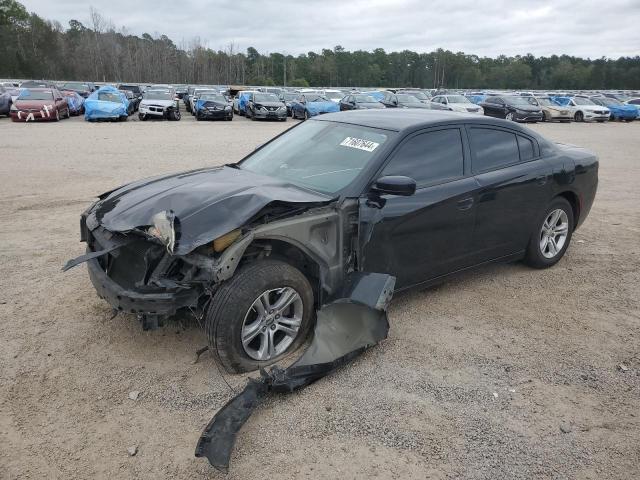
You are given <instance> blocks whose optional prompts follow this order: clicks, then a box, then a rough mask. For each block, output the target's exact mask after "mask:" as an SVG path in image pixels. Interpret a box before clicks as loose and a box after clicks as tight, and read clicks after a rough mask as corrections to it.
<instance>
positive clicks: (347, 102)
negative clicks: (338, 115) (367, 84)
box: [340, 93, 386, 111]
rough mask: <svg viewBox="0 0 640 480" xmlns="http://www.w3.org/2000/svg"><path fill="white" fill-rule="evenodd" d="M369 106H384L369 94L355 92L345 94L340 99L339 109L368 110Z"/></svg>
mask: <svg viewBox="0 0 640 480" xmlns="http://www.w3.org/2000/svg"><path fill="white" fill-rule="evenodd" d="M370 108H386V107H385V106H384V105H383V104H382V103H380V102H378V101H377V100H376V99H375V98H373V97H372V96H371V95H365V94H362V93H357V94H354V95H347V96H346V97H344V98H343V99H342V100H340V111H344V110H368V109H370Z"/></svg>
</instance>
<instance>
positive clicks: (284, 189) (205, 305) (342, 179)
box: [66, 109, 598, 372]
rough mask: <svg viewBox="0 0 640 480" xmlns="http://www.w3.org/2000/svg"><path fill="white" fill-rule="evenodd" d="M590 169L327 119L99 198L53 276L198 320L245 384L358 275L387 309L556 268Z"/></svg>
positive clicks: (521, 142)
mask: <svg viewBox="0 0 640 480" xmlns="http://www.w3.org/2000/svg"><path fill="white" fill-rule="evenodd" d="M597 171H598V160H597V157H596V156H595V155H594V154H593V153H591V152H589V151H587V150H584V149H582V148H578V147H573V146H568V145H561V144H554V143H552V142H550V141H548V140H546V139H545V138H543V137H542V136H540V135H539V134H537V133H536V132H533V131H531V130H529V129H527V128H525V127H522V126H520V125H518V124H515V123H513V122H506V121H504V120H499V119H493V118H488V117H478V116H477V115H466V114H457V113H451V112H441V111H423V110H399V109H393V110H386V111H385V110H362V111H352V112H341V113H332V114H326V115H322V116H319V117H314V118H313V119H311V120H310V121H307V122H304V123H300V124H298V125H296V126H295V127H293V128H291V129H289V130H287V131H285V132H284V133H282V134H281V135H279V136H277V137H275V138H274V139H272V140H271V141H269V142H268V143H266V144H264V145H262V146H261V147H260V148H258V149H257V150H255V151H254V152H252V153H251V154H249V155H248V156H247V157H245V158H244V159H242V160H241V161H239V162H237V163H234V164H228V165H225V166H220V167H213V168H206V169H201V170H195V171H189V172H184V173H178V174H174V175H165V176H160V177H155V178H151V179H146V180H141V181H137V182H134V183H131V184H128V185H125V186H122V187H120V188H118V189H116V190H113V191H111V192H107V193H105V194H103V195H101V196H100V197H99V200H98V201H97V202H96V203H95V204H93V205H92V206H91V207H90V208H88V209H87V210H86V211H85V212H84V213H83V214H82V217H81V222H80V225H81V240H82V241H83V242H86V245H87V253H86V255H83V256H81V257H78V258H77V259H75V260H72V261H70V262H69V263H68V264H67V266H66V268H70V267H72V266H74V265H77V264H79V263H82V262H87V265H88V271H89V277H90V279H91V282H92V283H93V285H94V287H95V289H96V291H97V293H98V295H99V296H100V297H102V298H104V299H105V300H106V301H107V302H108V303H109V304H110V305H111V306H112V307H113V308H114V309H116V310H118V311H122V312H127V313H132V314H136V315H137V316H138V317H139V318H140V319H141V321H142V323H143V327H144V328H154V327H157V326H160V325H161V324H162V322H163V321H164V320H165V319H166V318H167V317H170V316H173V315H176V314H177V313H181V312H185V313H188V314H190V315H193V316H195V317H196V318H197V319H198V321H200V322H201V324H202V325H203V328H204V330H205V332H206V335H207V338H208V344H209V348H210V350H211V352H212V353H213V354H214V356H215V357H216V358H217V360H218V361H219V362H220V364H221V365H223V366H224V367H225V368H226V370H228V371H229V372H245V371H251V370H256V369H258V368H261V367H264V366H266V365H269V364H272V363H274V362H276V361H277V360H278V359H280V358H281V357H283V356H284V355H285V354H287V353H288V352H291V351H293V350H294V349H296V348H297V347H298V346H299V345H300V344H301V343H302V342H303V340H304V339H305V338H306V337H307V335H308V333H309V332H310V331H311V328H312V326H313V325H314V322H315V321H316V312H317V311H319V310H320V309H321V307H322V306H323V305H327V304H329V303H330V302H332V301H333V300H335V299H339V298H344V297H345V293H344V292H351V293H348V294H347V295H348V296H349V298H353V297H354V295H356V294H354V293H353V292H352V291H351V290H353V289H351V290H350V289H349V288H348V287H349V285H351V286H353V285H357V284H358V282H356V281H355V279H357V278H358V276H359V275H364V274H366V273H367V272H371V273H373V272H377V273H379V274H386V275H387V276H388V278H383V280H382V285H383V287H381V288H380V289H379V292H378V293H379V298H381V299H384V298H387V299H388V298H389V297H388V294H389V292H386V290H387V289H388V288H389V287H390V286H391V288H392V289H394V288H395V290H396V291H398V290H404V289H408V288H411V287H425V286H428V285H431V284H434V283H438V282H441V281H443V280H445V279H447V278H448V277H449V276H451V275H454V274H458V273H460V272H463V271H466V270H469V269H471V268H474V267H477V266H481V265H485V264H487V263H490V262H498V261H514V260H521V259H522V260H525V261H526V263H527V264H529V265H531V266H533V267H536V268H543V267H549V266H551V265H554V264H555V263H556V262H558V261H559V260H560V259H561V258H562V256H563V255H564V253H565V252H566V250H567V248H568V247H569V243H570V241H571V236H572V233H573V232H574V230H575V229H576V228H577V227H578V226H579V225H580V224H581V223H582V222H583V221H584V219H585V218H586V216H587V215H588V213H589V210H590V208H591V205H592V203H593V200H594V197H595V194H596V189H597V178H598V176H597ZM392 277H395V279H396V283H395V287H393V286H392V285H393V283H392V281H391V280H389V279H391V278H392ZM385 285H386V287H384V286H385ZM374 297H375V298H378V295H377V294H376V295H374ZM375 298H374V300H371V301H369V303H371V304H374V306H375V304H376V303H378V304H379V305H378V310H380V309H381V305H382V304H384V303H385V301H384V300H379V301H378V300H375ZM364 303H366V302H364ZM379 328H380V329H383V327H379ZM378 337H379V336H375V338H378ZM363 344H370V343H367V342H364V343H363ZM347 350H348V349H347ZM345 351H346V350H345Z"/></svg>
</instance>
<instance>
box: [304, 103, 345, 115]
mask: <svg viewBox="0 0 640 480" xmlns="http://www.w3.org/2000/svg"><path fill="white" fill-rule="evenodd" d="M305 105H306V107H307V110H309V111H310V112H311V113H329V112H339V111H340V105H338V104H337V103H334V102H331V101H328V102H307V103H306V104H305Z"/></svg>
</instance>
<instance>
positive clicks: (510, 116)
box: [504, 112, 514, 122]
mask: <svg viewBox="0 0 640 480" xmlns="http://www.w3.org/2000/svg"><path fill="white" fill-rule="evenodd" d="M504 119H505V120H509V121H510V122H513V121H514V120H513V112H509V113H507V115H506V116H505V117H504Z"/></svg>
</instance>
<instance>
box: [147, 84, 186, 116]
mask: <svg viewBox="0 0 640 480" xmlns="http://www.w3.org/2000/svg"><path fill="white" fill-rule="evenodd" d="M179 105H180V104H179V103H178V100H176V99H175V97H174V94H173V92H172V91H170V90H169V89H158V90H151V89H150V90H147V91H146V92H144V93H143V94H142V100H141V101H140V106H139V108H138V118H139V119H140V120H142V121H145V120H148V119H150V118H156V119H165V120H175V121H178V120H180V118H181V114H180V107H179Z"/></svg>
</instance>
